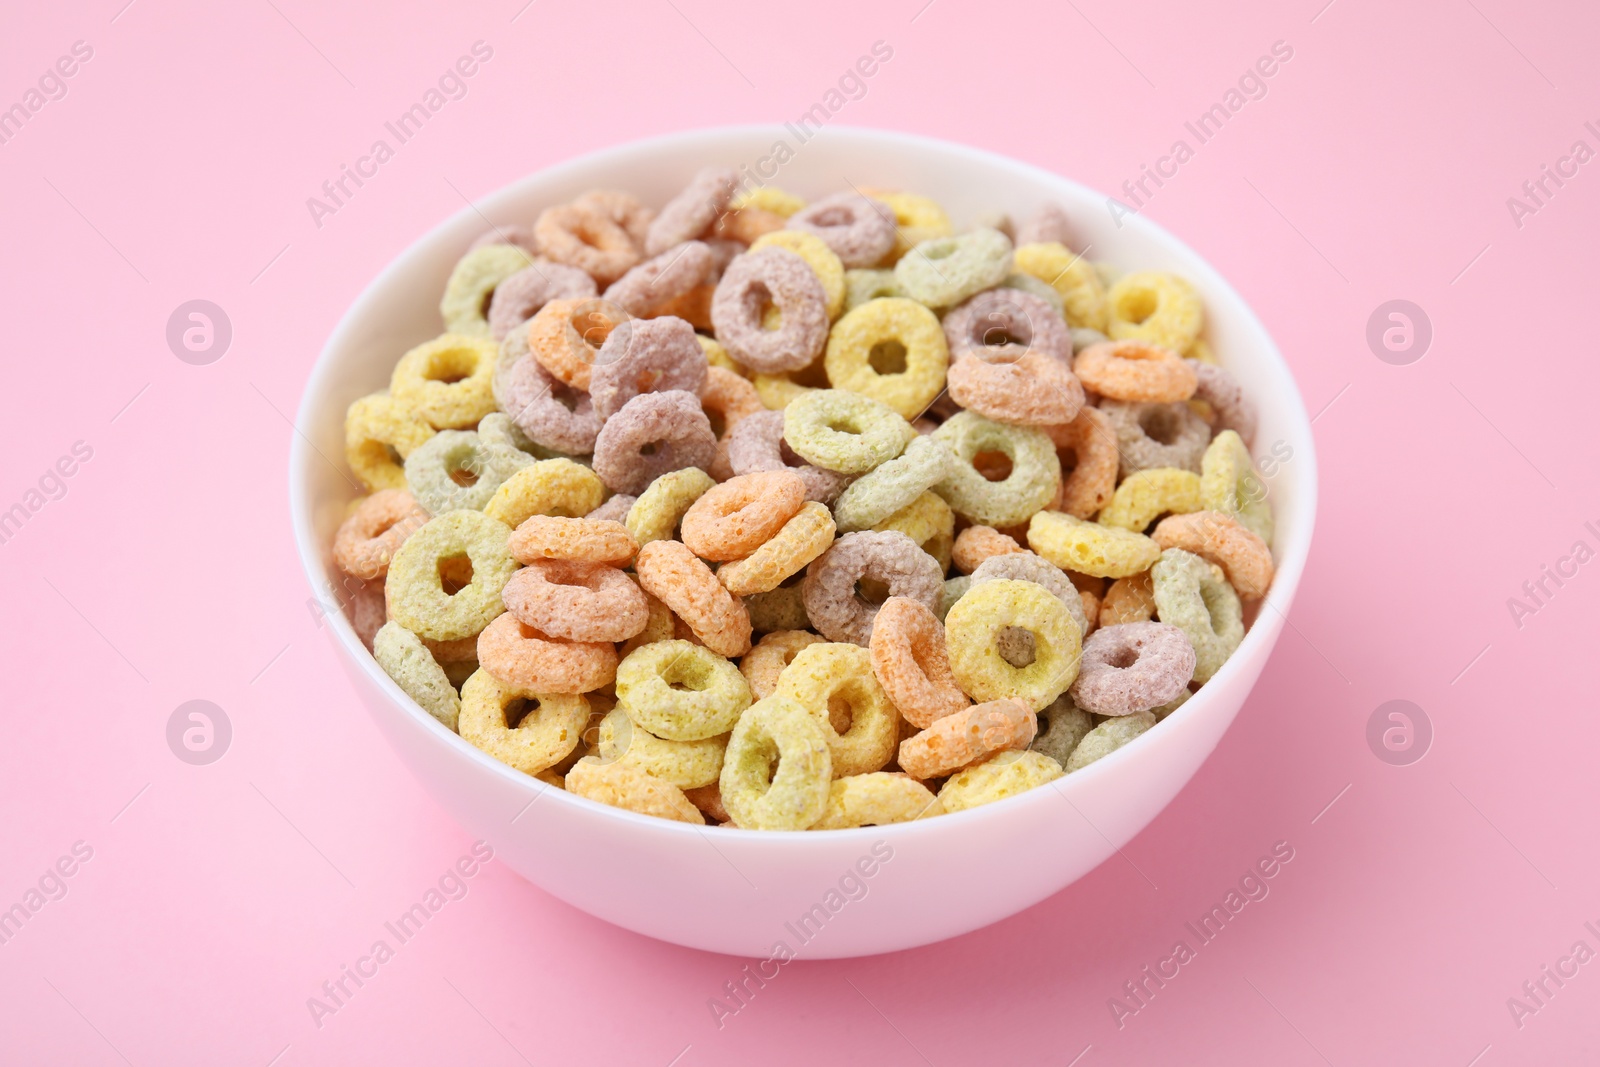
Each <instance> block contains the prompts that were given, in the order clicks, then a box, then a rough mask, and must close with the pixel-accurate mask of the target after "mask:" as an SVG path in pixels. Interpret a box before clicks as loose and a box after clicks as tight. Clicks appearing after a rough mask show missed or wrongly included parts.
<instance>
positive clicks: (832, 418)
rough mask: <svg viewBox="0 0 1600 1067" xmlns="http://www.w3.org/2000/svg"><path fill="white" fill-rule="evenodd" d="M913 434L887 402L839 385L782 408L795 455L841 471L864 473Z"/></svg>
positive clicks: (785, 433) (891, 455) (898, 450)
mask: <svg viewBox="0 0 1600 1067" xmlns="http://www.w3.org/2000/svg"><path fill="white" fill-rule="evenodd" d="M916 436H917V431H916V430H914V429H912V428H911V424H910V423H909V422H907V421H906V420H905V419H903V418H901V417H900V416H899V415H898V414H896V413H895V411H894V409H893V408H891V407H889V406H888V405H887V404H884V403H881V402H880V401H877V400H873V399H872V398H870V397H865V396H862V395H860V394H859V393H851V392H846V391H845V390H843V389H817V390H814V391H812V392H809V393H806V394H805V395H804V396H801V397H798V398H796V399H795V400H793V401H791V402H790V404H789V406H788V407H786V408H784V409H783V439H784V440H785V441H787V442H788V444H789V447H790V448H791V449H793V450H794V452H795V454H796V455H798V456H799V457H800V458H801V459H804V460H805V461H806V462H807V463H811V464H815V465H816V466H818V467H821V468H822V469H823V470H830V471H838V472H839V473H840V474H865V473H866V472H867V471H869V470H872V469H873V468H874V467H876V466H877V465H878V464H880V463H884V462H887V461H888V460H891V459H894V458H895V457H896V456H898V455H899V454H900V453H902V452H904V451H905V449H906V446H907V445H908V444H910V443H911V440H912V438H914V437H916ZM1050 454H1051V455H1052V456H1053V455H1055V450H1054V449H1052V450H1051V453H1050Z"/></svg>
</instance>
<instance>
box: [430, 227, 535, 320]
mask: <svg viewBox="0 0 1600 1067" xmlns="http://www.w3.org/2000/svg"><path fill="white" fill-rule="evenodd" d="M532 265H533V257H532V256H530V255H528V253H527V251H526V250H524V249H521V248H518V247H517V246H516V245H512V244H494V245H484V246H482V247H481V248H474V249H473V250H472V251H470V252H468V253H467V254H466V255H464V256H462V257H461V258H460V259H459V260H457V261H456V266H455V269H454V270H452V271H451V272H450V280H449V281H448V282H447V283H445V287H444V297H443V298H442V299H441V300H440V301H439V317H440V318H442V319H444V328H445V332H446V333H455V334H461V335H463V336H467V337H490V336H491V333H490V330H489V318H488V314H487V312H488V310H489V300H490V298H492V297H493V296H494V291H495V289H497V288H499V286H500V283H501V282H503V281H505V280H506V279H507V278H509V277H511V276H512V275H513V274H515V273H517V272H518V271H520V270H526V269H527V268H528V267H531V266H532Z"/></svg>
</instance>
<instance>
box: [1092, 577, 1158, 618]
mask: <svg viewBox="0 0 1600 1067" xmlns="http://www.w3.org/2000/svg"><path fill="white" fill-rule="evenodd" d="M1155 617H1156V594H1155V588H1154V586H1152V585H1151V584H1150V572H1149V571H1140V572H1139V573H1138V574H1130V575H1129V576H1128V577H1126V578H1118V579H1117V580H1116V581H1114V582H1112V583H1111V588H1110V589H1107V590H1106V596H1105V599H1104V600H1103V601H1101V602H1100V619H1099V621H1100V625H1101V626H1117V625H1120V624H1122V623H1125V622H1149V621H1150V620H1151V619H1153V618H1155Z"/></svg>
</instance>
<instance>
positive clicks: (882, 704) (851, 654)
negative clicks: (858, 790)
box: [776, 642, 900, 778]
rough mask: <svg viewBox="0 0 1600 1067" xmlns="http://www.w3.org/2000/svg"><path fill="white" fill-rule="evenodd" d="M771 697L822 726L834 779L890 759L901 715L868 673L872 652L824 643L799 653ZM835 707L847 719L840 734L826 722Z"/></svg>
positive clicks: (871, 767)
mask: <svg viewBox="0 0 1600 1067" xmlns="http://www.w3.org/2000/svg"><path fill="white" fill-rule="evenodd" d="M776 692H777V695H778V696H780V697H788V698H790V699H792V700H794V701H795V702H796V703H799V704H801V705H802V706H804V707H805V708H807V709H808V710H809V711H810V712H811V713H812V714H813V715H815V716H816V717H817V721H818V722H819V723H822V724H823V725H824V726H826V727H827V733H828V752H829V754H830V755H831V756H832V758H833V774H834V775H835V776H836V777H840V778H843V777H845V776H846V775H851V774H866V773H868V772H869V771H876V770H879V769H880V768H882V767H883V765H884V764H886V763H888V762H889V761H890V760H891V759H893V758H894V753H895V745H896V744H897V743H898V740H899V736H900V733H899V730H900V715H899V713H898V712H896V711H895V708H894V705H893V704H891V703H890V702H889V697H888V695H887V694H885V693H884V691H883V687H882V686H880V685H879V684H878V679H877V678H876V677H875V676H874V675H873V673H872V655H871V653H869V652H868V651H867V650H866V649H864V648H861V647H860V646H859V645H851V644H837V643H828V642H825V643H822V644H816V645H809V646H807V647H805V648H802V649H801V650H800V651H799V652H798V653H796V654H795V657H794V661H793V662H791V663H790V664H789V666H788V667H786V668H784V671H783V673H782V674H780V675H779V676H778V688H777V690H776ZM836 702H837V703H839V704H841V705H843V711H844V713H845V715H847V716H848V719H849V727H848V729H846V730H844V731H843V732H836V731H835V729H834V727H833V726H832V725H831V723H830V713H831V712H832V711H833V705H834V704H835V703H836Z"/></svg>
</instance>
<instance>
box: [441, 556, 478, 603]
mask: <svg viewBox="0 0 1600 1067" xmlns="http://www.w3.org/2000/svg"><path fill="white" fill-rule="evenodd" d="M471 584H472V560H471V558H470V557H468V556H467V554H466V553H465V552H463V553H461V554H459V555H455V556H445V557H443V558H441V559H440V560H439V588H441V589H443V590H444V592H445V595H446V596H455V595H456V594H457V593H459V592H461V590H463V589H465V588H466V587H467V586H469V585H471Z"/></svg>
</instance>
